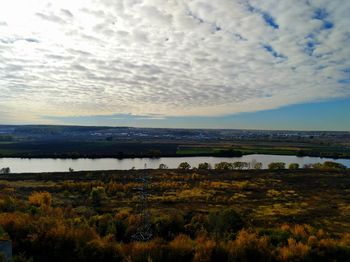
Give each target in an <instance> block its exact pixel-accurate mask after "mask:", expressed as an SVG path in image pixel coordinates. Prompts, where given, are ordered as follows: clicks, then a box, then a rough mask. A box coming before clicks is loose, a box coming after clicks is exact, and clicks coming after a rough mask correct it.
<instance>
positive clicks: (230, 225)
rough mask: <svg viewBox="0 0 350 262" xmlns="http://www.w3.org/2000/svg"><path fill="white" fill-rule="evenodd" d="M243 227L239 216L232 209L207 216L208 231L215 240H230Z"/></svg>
mask: <svg viewBox="0 0 350 262" xmlns="http://www.w3.org/2000/svg"><path fill="white" fill-rule="evenodd" d="M243 226H244V223H243V220H242V218H241V216H240V215H239V214H238V213H237V212H236V211H235V210H233V209H231V208H229V209H224V210H221V211H217V212H212V213H210V214H209V215H208V231H209V232H210V233H211V234H212V235H214V237H215V238H219V237H220V238H222V237H225V238H228V239H232V238H233V237H234V236H235V234H236V233H237V232H238V231H239V230H240V229H242V228H243Z"/></svg>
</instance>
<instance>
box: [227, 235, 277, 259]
mask: <svg viewBox="0 0 350 262" xmlns="http://www.w3.org/2000/svg"><path fill="white" fill-rule="evenodd" d="M226 249H227V252H228V254H229V261H271V260H272V254H271V252H270V249H269V241H268V238H267V237H265V236H263V237H259V236H258V235H257V234H256V233H255V232H250V231H248V230H244V229H243V230H241V231H239V233H238V235H237V238H236V239H235V240H233V241H230V242H228V243H227V245H226Z"/></svg>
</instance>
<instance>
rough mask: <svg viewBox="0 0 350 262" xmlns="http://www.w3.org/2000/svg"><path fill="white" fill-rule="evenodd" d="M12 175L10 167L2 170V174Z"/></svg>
mask: <svg viewBox="0 0 350 262" xmlns="http://www.w3.org/2000/svg"><path fill="white" fill-rule="evenodd" d="M10 173H11V169H10V168H9V167H4V168H1V169H0V174H2V175H8V174H10Z"/></svg>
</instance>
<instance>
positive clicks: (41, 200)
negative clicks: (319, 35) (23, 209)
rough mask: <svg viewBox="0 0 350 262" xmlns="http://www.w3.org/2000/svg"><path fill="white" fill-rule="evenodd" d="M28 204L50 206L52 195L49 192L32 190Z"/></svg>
mask: <svg viewBox="0 0 350 262" xmlns="http://www.w3.org/2000/svg"><path fill="white" fill-rule="evenodd" d="M28 200H29V204H31V205H33V206H36V207H45V208H48V207H51V204H52V196H51V194H50V193H49V192H34V193H32V194H31V195H30V196H29V198H28Z"/></svg>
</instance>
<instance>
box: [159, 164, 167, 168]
mask: <svg viewBox="0 0 350 262" xmlns="http://www.w3.org/2000/svg"><path fill="white" fill-rule="evenodd" d="M158 169H168V166H167V165H166V164H160V165H159V168H158Z"/></svg>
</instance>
